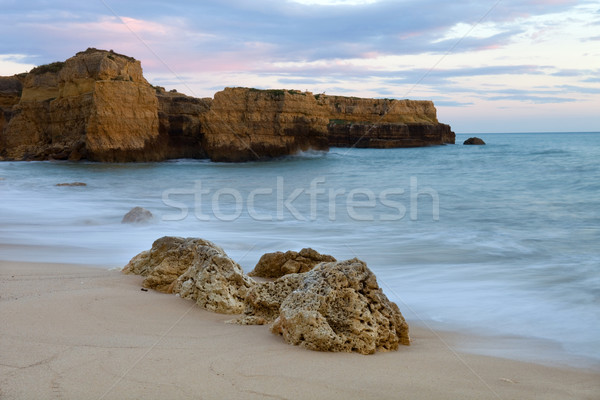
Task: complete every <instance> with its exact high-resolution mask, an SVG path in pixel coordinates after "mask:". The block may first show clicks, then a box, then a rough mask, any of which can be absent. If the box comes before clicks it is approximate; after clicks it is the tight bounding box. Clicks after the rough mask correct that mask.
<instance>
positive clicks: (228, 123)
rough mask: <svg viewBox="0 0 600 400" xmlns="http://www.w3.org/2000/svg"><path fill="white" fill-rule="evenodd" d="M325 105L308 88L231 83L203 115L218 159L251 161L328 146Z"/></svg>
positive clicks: (207, 146) (209, 148)
mask: <svg viewBox="0 0 600 400" xmlns="http://www.w3.org/2000/svg"><path fill="white" fill-rule="evenodd" d="M328 122H329V118H328V115H327V112H326V110H325V109H324V108H323V107H320V106H319V105H318V104H317V101H316V99H315V97H314V96H313V95H312V94H311V93H308V92H299V91H292V90H257V89H249V88H226V89H225V90H223V91H221V92H218V93H216V94H215V97H214V100H213V102H212V105H211V108H210V110H209V111H208V112H207V113H205V114H203V115H202V123H203V125H204V142H203V143H204V148H205V149H206V152H207V154H208V156H209V157H210V159H211V160H213V161H248V160H256V159H263V158H272V157H279V156H284V155H288V154H294V153H297V152H298V151H305V150H309V149H315V150H327V149H328V148H329V146H328V140H327V124H328Z"/></svg>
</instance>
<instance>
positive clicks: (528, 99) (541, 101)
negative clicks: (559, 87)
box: [486, 95, 577, 104]
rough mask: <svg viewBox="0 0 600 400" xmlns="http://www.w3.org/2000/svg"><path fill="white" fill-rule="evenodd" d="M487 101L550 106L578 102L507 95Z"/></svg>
mask: <svg viewBox="0 0 600 400" xmlns="http://www.w3.org/2000/svg"><path fill="white" fill-rule="evenodd" d="M486 100H491V101H504V100H515V101H519V102H527V103H534V104H550V103H571V102H575V101H577V99H574V98H569V97H556V96H532V95H507V96H489V97H486Z"/></svg>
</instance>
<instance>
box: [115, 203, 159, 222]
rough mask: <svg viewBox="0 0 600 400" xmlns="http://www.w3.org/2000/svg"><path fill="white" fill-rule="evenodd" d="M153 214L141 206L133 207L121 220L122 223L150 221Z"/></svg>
mask: <svg viewBox="0 0 600 400" xmlns="http://www.w3.org/2000/svg"><path fill="white" fill-rule="evenodd" d="M153 218H154V215H152V213H151V212H150V211H149V210H146V209H145V208H143V207H133V208H132V209H131V210H129V212H128V213H127V214H125V215H124V216H123V219H122V220H121V223H122V224H144V223H147V222H150V221H152V219H153Z"/></svg>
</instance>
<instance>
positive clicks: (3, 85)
mask: <svg viewBox="0 0 600 400" xmlns="http://www.w3.org/2000/svg"><path fill="white" fill-rule="evenodd" d="M23 77H24V76H22V77H21V79H19V77H17V76H10V77H3V76H0V149H3V148H4V147H5V146H6V145H5V144H3V143H2V132H3V131H4V128H5V126H6V125H7V124H8V122H9V121H10V119H11V117H12V113H13V112H12V110H13V107H14V106H15V105H17V104H18V103H19V100H20V99H21V93H22V92H23V83H22V82H21V80H22V78H23Z"/></svg>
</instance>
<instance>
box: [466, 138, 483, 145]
mask: <svg viewBox="0 0 600 400" xmlns="http://www.w3.org/2000/svg"><path fill="white" fill-rule="evenodd" d="M463 144H474V145H484V144H485V142H484V141H483V139H480V138H478V137H471V138H468V139H467V140H465V141H464V142H463Z"/></svg>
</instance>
